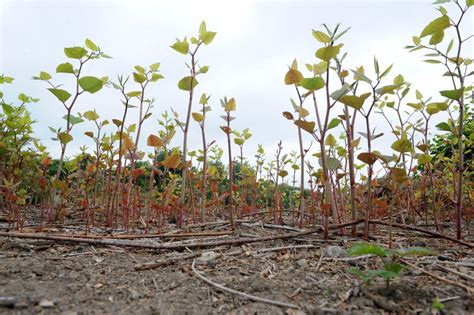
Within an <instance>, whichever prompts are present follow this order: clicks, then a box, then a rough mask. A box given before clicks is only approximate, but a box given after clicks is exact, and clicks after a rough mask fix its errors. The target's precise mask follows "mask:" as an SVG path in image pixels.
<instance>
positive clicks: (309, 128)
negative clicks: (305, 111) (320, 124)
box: [295, 119, 316, 133]
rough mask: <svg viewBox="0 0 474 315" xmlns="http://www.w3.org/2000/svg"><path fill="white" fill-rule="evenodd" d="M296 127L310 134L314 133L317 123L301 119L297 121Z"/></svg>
mask: <svg viewBox="0 0 474 315" xmlns="http://www.w3.org/2000/svg"><path fill="white" fill-rule="evenodd" d="M295 125H296V126H298V127H299V128H301V129H303V130H304V131H306V132H309V133H313V132H314V129H315V128H316V123H315V122H314V121H306V120H301V119H298V120H295Z"/></svg>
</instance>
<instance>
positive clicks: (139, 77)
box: [133, 72, 146, 83]
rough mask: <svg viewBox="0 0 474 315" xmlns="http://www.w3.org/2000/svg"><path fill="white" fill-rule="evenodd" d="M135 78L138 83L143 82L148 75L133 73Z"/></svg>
mask: <svg viewBox="0 0 474 315" xmlns="http://www.w3.org/2000/svg"><path fill="white" fill-rule="evenodd" d="M133 80H134V81H135V82H137V83H143V82H145V81H146V76H145V75H144V74H143V73H137V72H134V73H133Z"/></svg>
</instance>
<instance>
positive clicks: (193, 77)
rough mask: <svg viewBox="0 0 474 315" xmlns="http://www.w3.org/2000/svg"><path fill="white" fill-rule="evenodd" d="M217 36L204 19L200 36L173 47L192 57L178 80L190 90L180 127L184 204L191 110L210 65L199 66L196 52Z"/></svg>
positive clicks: (181, 85)
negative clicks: (185, 111)
mask: <svg viewBox="0 0 474 315" xmlns="http://www.w3.org/2000/svg"><path fill="white" fill-rule="evenodd" d="M215 36H216V32H211V31H208V30H207V27H206V23H205V22H204V21H203V22H201V25H200V26H199V36H198V37H194V36H193V37H191V39H190V42H191V45H190V43H189V42H188V39H187V38H186V37H185V38H184V39H183V40H177V41H176V42H175V43H174V44H173V46H171V48H173V49H174V50H175V51H177V52H179V53H180V54H183V55H186V56H189V57H190V58H191V63H190V64H189V65H188V64H186V66H187V67H188V69H189V72H190V73H189V75H188V76H185V77H184V78H182V79H181V80H180V81H179V82H178V88H179V89H180V90H183V91H186V92H188V94H189V96H188V109H187V114H186V122H185V123H184V125H181V124H180V127H181V129H182V131H183V156H182V158H183V161H182V164H183V170H182V187H181V202H182V203H183V204H184V202H185V198H186V177H187V174H186V172H187V167H186V158H187V150H188V130H189V122H190V119H191V111H192V105H193V97H194V89H195V87H196V85H198V83H199V82H198V80H197V76H198V75H200V74H204V73H206V72H207V71H208V70H209V66H199V69H197V67H198V63H197V59H196V54H197V52H198V50H199V48H200V47H201V46H202V44H204V45H209V44H210V43H211V42H212V41H213V40H214V37H215Z"/></svg>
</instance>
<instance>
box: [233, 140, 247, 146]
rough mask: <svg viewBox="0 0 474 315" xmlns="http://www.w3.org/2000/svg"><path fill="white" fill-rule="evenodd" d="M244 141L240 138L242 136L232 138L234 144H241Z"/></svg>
mask: <svg viewBox="0 0 474 315" xmlns="http://www.w3.org/2000/svg"><path fill="white" fill-rule="evenodd" d="M244 142H245V141H244V139H242V138H234V143H235V144H236V145H243V144H244Z"/></svg>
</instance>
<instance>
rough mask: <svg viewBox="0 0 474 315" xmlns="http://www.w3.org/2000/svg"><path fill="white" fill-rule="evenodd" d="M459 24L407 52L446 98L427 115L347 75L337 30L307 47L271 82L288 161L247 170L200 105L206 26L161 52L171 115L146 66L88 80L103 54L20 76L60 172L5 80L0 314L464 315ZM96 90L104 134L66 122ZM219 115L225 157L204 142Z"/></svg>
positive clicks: (445, 10)
mask: <svg viewBox="0 0 474 315" xmlns="http://www.w3.org/2000/svg"><path fill="white" fill-rule="evenodd" d="M473 5H474V1H472V0H465V1H464V0H452V1H450V0H438V1H436V2H435V6H434V9H435V10H437V17H436V18H435V19H433V20H431V21H425V27H424V28H422V29H420V30H417V31H416V32H414V33H416V35H415V36H412V37H410V34H407V43H408V45H407V46H406V47H405V50H406V51H407V53H408V52H409V53H410V54H411V56H412V58H414V59H417V60H419V62H420V63H428V64H431V66H432V67H433V68H435V69H437V71H439V77H440V79H442V80H444V82H447V84H446V86H445V88H444V89H443V90H441V91H439V93H437V94H434V95H424V94H422V92H420V91H419V90H417V89H416V88H413V87H412V85H416V82H408V81H407V80H405V78H404V77H403V76H402V75H399V74H397V73H396V70H395V69H392V68H394V66H393V65H390V64H384V65H382V64H381V63H380V64H379V62H378V60H377V58H374V60H373V64H369V65H352V64H346V57H347V56H348V53H347V51H346V50H345V48H346V47H345V46H344V40H345V39H346V37H350V36H351V32H350V28H347V27H343V26H342V24H335V25H331V24H329V23H328V24H322V25H321V27H319V28H318V29H314V30H313V31H312V35H313V37H314V43H317V45H318V48H317V50H316V51H315V53H314V56H299V58H301V60H304V62H303V61H300V59H295V60H292V61H291V60H290V61H288V62H289V66H287V72H286V75H285V76H284V77H282V78H278V80H280V82H281V89H287V90H289V91H291V92H292V93H293V97H292V98H291V102H289V103H288V109H287V111H284V112H283V113H282V115H281V117H280V120H279V121H264V122H263V123H264V124H269V125H270V124H271V125H274V126H278V125H281V124H286V125H291V126H292V127H293V130H294V138H295V139H297V141H298V147H299V150H298V151H288V150H286V148H285V143H284V142H282V141H280V142H279V143H278V144H277V145H276V147H275V148H268V147H264V146H263V145H259V146H258V150H257V151H256V152H250V150H248V149H247V147H246V143H248V141H249V139H251V138H252V136H253V135H252V131H251V129H247V128H246V129H243V130H237V129H234V126H233V120H234V119H235V117H238V115H239V111H238V109H239V106H238V100H237V99H236V98H234V97H232V96H231V95H228V96H224V95H223V96H221V97H220V98H219V101H218V102H217V101H216V100H215V98H216V97H218V96H214V95H213V96H212V98H211V96H210V95H211V94H212V91H208V92H206V93H202V91H200V89H199V88H200V85H199V83H200V82H201V81H202V82H204V81H205V80H206V73H207V72H208V71H212V69H211V68H210V66H207V65H203V64H202V62H203V61H204V60H206V57H205V56H206V51H208V50H211V49H212V44H213V42H214V41H217V40H219V34H218V32H216V31H218V30H216V31H214V30H211V29H212V26H211V25H209V27H208V25H206V23H205V22H202V23H201V24H200V25H197V26H196V30H195V31H196V32H194V33H190V34H188V35H187V36H183V37H180V38H179V39H177V40H176V42H174V43H170V49H172V50H173V51H174V52H175V53H176V54H177V56H179V57H180V58H182V62H183V67H182V69H176V71H181V70H183V74H182V79H180V80H179V82H177V86H176V89H175V90H174V91H166V93H180V94H181V95H186V99H187V102H186V105H187V107H186V108H187V110H186V111H185V112H179V113H178V112H177V111H175V110H174V109H171V110H168V111H164V110H163V109H159V108H157V107H154V105H155V102H156V99H155V98H150V97H149V96H148V95H149V94H150V92H149V91H150V89H153V88H154V87H155V86H157V85H159V84H160V83H161V82H162V81H163V80H166V78H165V77H164V75H162V73H161V71H160V70H161V69H160V63H159V62H157V63H153V64H151V65H136V66H135V67H133V69H132V70H131V72H130V74H127V75H118V76H117V75H116V74H113V73H110V74H109V76H104V77H99V76H93V75H90V74H89V73H93V72H94V65H95V64H96V63H100V62H101V61H102V59H107V58H111V56H109V55H108V54H109V53H110V55H113V52H109V51H107V50H106V47H101V46H100V45H99V44H98V43H95V42H94V41H92V40H91V39H86V40H85V41H84V44H83V46H72V47H65V48H64V55H65V56H64V57H65V58H64V60H58V65H57V67H56V68H55V69H44V70H43V71H41V72H40V73H39V74H36V75H34V76H33V79H34V80H36V81H37V82H36V83H37V84H38V85H41V86H42V87H44V89H46V90H48V91H49V92H50V93H51V94H52V95H53V96H54V97H55V101H56V102H57V104H56V105H57V108H58V111H59V110H61V111H62V115H63V121H61V122H58V123H57V124H56V125H55V127H49V129H50V131H51V137H52V139H53V140H54V141H57V143H59V144H60V146H59V147H60V152H50V150H49V149H48V148H47V147H46V146H45V145H43V143H42V139H39V138H37V136H36V135H35V127H36V126H37V125H41V124H42V121H34V120H33V119H32V116H31V112H30V105H32V104H31V103H37V102H40V100H39V99H38V98H35V96H30V95H29V94H28V93H27V91H25V92H24V93H20V94H19V95H9V94H8V93H6V92H2V90H5V89H2V87H3V88H5V87H6V86H7V85H15V78H13V77H10V76H9V75H8V73H4V74H2V73H1V69H0V104H1V110H0V208H1V210H0V248H1V251H0V261H1V263H0V313H6V314H31V313H45V314H50V313H51V314H56V313H58V314H89V313H90V314H96V313H97V314H102V313H120V314H122V313H124V314H125V313H126V314H129V313H137V314H148V313H150V314H208V313H210V314H213V313H229V314H254V313H255V314H326V313H327V314H339V313H341V314H346V313H347V314H352V313H354V314H380V313H400V314H406V313H416V314H472V313H474V250H473V248H474V235H473V233H474V231H473V228H474V227H473V222H472V221H473V218H474V165H473V155H472V154H473V149H474V91H473V78H474V70H473V68H472V62H473V57H474V56H473V51H472V47H473V46H472V43H471V41H472V40H473V34H469V33H466V32H465V25H466V24H469V23H471V24H472V18H473V16H472V10H473V9H472V8H471V7H472V6H473ZM314 43H313V44H314ZM66 44H67V43H66ZM103 49H104V50H103ZM368 53H369V54H370V52H368ZM297 54H298V52H297V51H295V55H297ZM281 66H282V67H285V64H282V65H281ZM446 79H448V80H446ZM66 80H73V82H74V85H73V86H74V88H73V89H70V88H69V86H68V85H65V83H64V82H65V81H66ZM432 80H436V78H432ZM105 89H110V90H114V91H115V93H116V95H117V96H118V97H119V98H117V100H115V102H117V103H121V106H118V107H117V108H118V109H119V110H118V111H117V115H116V116H117V117H119V118H114V117H103V116H102V115H101V113H100V110H99V109H90V110H87V111H84V112H80V111H78V110H77V107H78V104H79V103H80V102H81V100H82V99H83V98H84V96H86V95H88V94H94V95H96V94H100V93H101V92H102V91H103V90H105ZM87 97H91V96H90V95H89V96H87ZM216 103H219V104H220V108H216V106H214V108H212V110H213V111H220V113H221V118H222V120H221V124H220V125H219V127H220V129H221V131H222V133H223V134H224V135H225V139H226V141H225V142H223V143H218V142H217V141H215V140H214V139H211V138H210V137H209V136H208V134H207V133H206V132H207V130H208V128H209V126H208V119H207V114H208V113H209V111H210V110H211V104H216ZM137 113H138V119H136V117H137ZM435 116H436V117H439V116H442V117H446V119H445V120H444V121H442V122H440V123H433V120H436V117H435ZM433 117H435V118H433ZM156 121H158V124H157V123H156ZM376 121H377V125H378V124H380V123H383V124H386V125H387V126H388V127H389V128H390V131H391V133H392V135H391V136H395V139H396V140H395V141H394V142H393V143H391V145H390V147H391V150H390V151H387V150H381V149H380V142H381V140H382V139H384V140H385V138H386V136H387V135H384V133H382V132H380V131H377V130H376V129H375V128H374V125H376V123H375V122H376ZM147 124H155V125H157V126H158V129H157V131H156V132H155V133H152V134H146V133H145V132H144V126H145V125H147ZM78 125H81V126H84V125H87V129H88V131H86V132H85V133H84V134H85V136H87V138H88V141H89V142H88V143H78V141H79V139H82V138H83V137H82V136H81V137H79V134H78V133H79V132H78V131H77V129H78V128H77V126H78ZM335 130H343V132H342V134H341V133H339V131H338V132H336V131H335ZM191 133H192V134H195V135H196V134H198V135H199V136H200V142H199V143H198V144H196V143H193V144H192V145H191V144H190V140H189V139H190V134H191ZM268 133H269V134H268V136H269V137H271V131H268ZM81 134H82V132H81ZM384 137H385V138H384ZM308 139H311V141H307V140H308ZM43 140H44V139H43ZM176 141H178V143H182V145H179V146H174V144H176V143H177V142H176ZM73 143H76V144H77V145H80V146H81V150H80V153H78V154H75V153H74V154H71V149H70V148H71V145H72V144H73ZM91 144H92V145H91ZM197 145H199V146H200V148H199V149H197V150H191V149H190V148H191V147H196V146H197ZM378 146H379V147H378Z"/></svg>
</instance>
